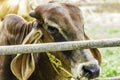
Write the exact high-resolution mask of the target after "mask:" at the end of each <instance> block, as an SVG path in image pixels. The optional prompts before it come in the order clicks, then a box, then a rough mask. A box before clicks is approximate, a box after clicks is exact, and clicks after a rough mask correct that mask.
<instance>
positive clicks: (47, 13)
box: [0, 3, 101, 80]
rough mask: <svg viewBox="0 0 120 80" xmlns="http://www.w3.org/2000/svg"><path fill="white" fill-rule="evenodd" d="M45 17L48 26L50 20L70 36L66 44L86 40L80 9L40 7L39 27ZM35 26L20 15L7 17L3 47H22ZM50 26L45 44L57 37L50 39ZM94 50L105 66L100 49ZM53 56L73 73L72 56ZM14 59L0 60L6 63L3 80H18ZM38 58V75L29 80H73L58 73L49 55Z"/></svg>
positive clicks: (0, 35)
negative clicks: (13, 67)
mask: <svg viewBox="0 0 120 80" xmlns="http://www.w3.org/2000/svg"><path fill="white" fill-rule="evenodd" d="M54 6H55V7H54ZM54 11H55V12H54ZM41 14H42V15H41ZM41 16H43V19H44V21H45V24H47V23H48V22H47V21H46V20H50V21H53V22H55V23H56V24H58V25H59V27H60V28H61V30H65V31H63V32H64V33H65V34H62V35H63V36H66V40H68V41H71V40H73V41H76V40H86V36H85V35H84V34H85V33H84V27H83V18H82V16H81V12H80V10H79V8H77V7H75V6H72V5H70V4H57V3H49V4H47V5H42V6H38V7H37V8H36V9H35V16H34V17H35V18H36V19H37V22H38V23H41V22H40V21H41ZM33 22H34V21H33ZM33 22H30V23H28V22H26V21H25V20H24V19H23V18H21V17H19V16H16V15H8V16H6V17H5V19H4V22H3V25H2V28H1V32H0V45H17V44H21V43H22V41H23V40H24V38H25V37H26V35H27V34H28V33H29V32H30V31H31V29H32V25H33ZM49 25H50V24H49ZM46 26H47V25H45V26H43V27H40V29H41V31H42V32H43V34H44V35H43V37H42V40H43V42H54V41H55V38H54V37H53V35H50V33H49V32H48V31H47V28H46ZM78 34H79V35H78ZM56 37H57V36H56ZM58 40H59V39H58ZM92 50H93V51H92V54H93V56H94V57H95V58H96V59H97V60H98V62H99V63H101V56H100V53H99V52H96V49H92ZM56 53H57V54H56ZM52 54H53V55H55V56H56V57H57V58H58V59H60V60H61V61H62V64H63V67H64V68H65V69H66V70H68V71H69V72H71V64H70V60H69V58H68V57H69V56H72V55H67V56H66V55H65V54H63V52H52ZM68 54H69V53H68ZM96 54H98V55H96ZM14 56H15V55H6V56H0V60H1V61H2V62H1V66H0V80H17V79H16V78H15V76H14V75H13V74H12V72H11V70H10V63H11V61H12V59H13V58H14ZM34 57H35V65H36V67H35V71H34V73H33V74H32V75H31V77H30V78H29V79H28V80H70V79H68V78H66V77H69V75H68V74H66V73H65V72H63V71H61V70H59V69H58V71H60V74H61V75H58V74H57V73H56V72H55V70H54V69H53V67H52V65H51V63H50V62H49V59H48V57H47V55H46V54H44V53H41V54H37V55H34Z"/></svg>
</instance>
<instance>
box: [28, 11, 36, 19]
mask: <svg viewBox="0 0 120 80" xmlns="http://www.w3.org/2000/svg"><path fill="white" fill-rule="evenodd" d="M29 15H30V16H31V17H34V18H36V14H35V11H34V10H32V11H31V12H30V13H29Z"/></svg>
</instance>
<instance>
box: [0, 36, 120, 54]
mask: <svg viewBox="0 0 120 80" xmlns="http://www.w3.org/2000/svg"><path fill="white" fill-rule="evenodd" d="M118 46H120V38H118V39H102V40H86V41H69V42H56V43H40V44H25V45H9V46H0V55H11V54H18V53H19V54H20V53H21V54H22V53H36V52H47V51H66V50H76V49H88V48H105V47H118Z"/></svg>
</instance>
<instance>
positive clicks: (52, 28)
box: [47, 26, 58, 34]
mask: <svg viewBox="0 0 120 80" xmlns="http://www.w3.org/2000/svg"><path fill="white" fill-rule="evenodd" d="M47 30H48V32H49V33H51V34H54V33H57V32H58V29H57V28H55V27H53V26H48V28H47Z"/></svg>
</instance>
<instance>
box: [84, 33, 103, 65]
mask: <svg viewBox="0 0 120 80" xmlns="http://www.w3.org/2000/svg"><path fill="white" fill-rule="evenodd" d="M84 37H85V40H90V38H89V37H88V36H87V35H86V34H84ZM90 51H91V53H92V54H93V56H94V58H95V59H97V60H98V63H99V65H100V64H101V62H102V59H101V53H100V51H99V50H98V49H97V48H93V49H92V48H91V49H90Z"/></svg>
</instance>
